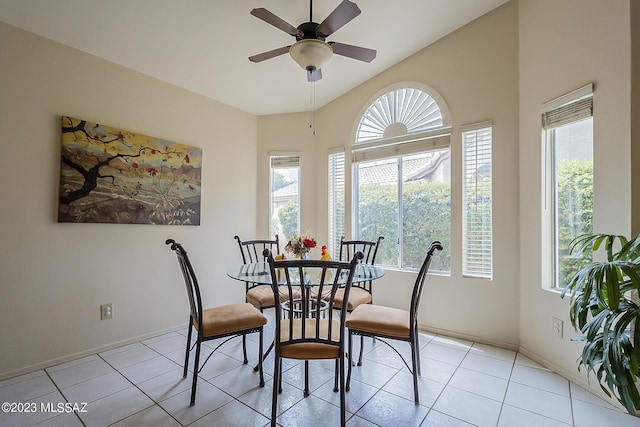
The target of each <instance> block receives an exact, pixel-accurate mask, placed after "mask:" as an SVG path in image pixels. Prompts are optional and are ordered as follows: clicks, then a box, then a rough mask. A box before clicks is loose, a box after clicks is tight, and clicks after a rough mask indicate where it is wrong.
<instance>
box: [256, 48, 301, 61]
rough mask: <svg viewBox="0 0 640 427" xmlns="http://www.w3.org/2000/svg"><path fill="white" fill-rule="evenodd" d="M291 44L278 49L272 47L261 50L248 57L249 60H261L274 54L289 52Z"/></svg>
mask: <svg viewBox="0 0 640 427" xmlns="http://www.w3.org/2000/svg"><path fill="white" fill-rule="evenodd" d="M290 47H291V46H284V47H279V48H278V49H273V50H270V51H268V52H262V53H259V54H257V55H253V56H250V57H249V61H251V62H262V61H266V60H267V59H271V58H275V57H276V56H279V55H283V54H285V53H289V48H290Z"/></svg>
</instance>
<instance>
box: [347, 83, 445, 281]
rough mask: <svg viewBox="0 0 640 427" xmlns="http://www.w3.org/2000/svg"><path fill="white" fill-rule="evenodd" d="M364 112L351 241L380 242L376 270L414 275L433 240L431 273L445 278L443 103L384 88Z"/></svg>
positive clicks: (412, 87)
mask: <svg viewBox="0 0 640 427" xmlns="http://www.w3.org/2000/svg"><path fill="white" fill-rule="evenodd" d="M372 99H373V100H372V101H371V102H370V103H369V104H368V105H367V106H366V107H365V108H364V109H363V112H362V114H361V116H360V119H359V122H358V125H357V127H356V129H355V135H354V143H353V145H352V146H351V149H352V161H353V164H354V168H353V172H354V176H353V194H354V196H355V197H354V204H353V218H354V226H355V237H356V238H358V239H361V240H375V239H376V238H377V236H380V235H382V236H384V237H385V240H384V244H383V245H382V246H381V247H380V250H379V252H378V256H377V258H376V260H377V262H378V263H380V264H382V265H387V266H393V267H398V268H406V269H414V268H419V267H420V265H421V263H422V260H423V259H424V250H425V248H426V247H427V246H428V245H429V243H430V242H431V241H433V240H440V241H441V242H442V243H443V246H444V248H445V250H444V251H442V252H441V253H440V254H439V256H438V257H437V258H434V259H433V261H432V264H431V268H432V269H434V270H439V271H441V272H449V271H450V267H451V263H450V258H451V257H450V246H451V245H450V241H451V238H450V236H451V189H450V182H451V179H450V170H451V162H450V139H451V131H450V129H451V128H450V123H451V120H450V117H449V114H448V109H447V107H446V104H445V102H444V100H443V99H442V97H441V96H440V95H439V94H438V93H437V92H436V91H435V90H433V89H431V88H429V87H427V86H425V85H419V84H415V83H409V84H407V83H404V84H399V85H396V86H394V87H391V88H387V89H386V90H385V91H383V92H382V94H381V95H378V96H374V97H373V98H372Z"/></svg>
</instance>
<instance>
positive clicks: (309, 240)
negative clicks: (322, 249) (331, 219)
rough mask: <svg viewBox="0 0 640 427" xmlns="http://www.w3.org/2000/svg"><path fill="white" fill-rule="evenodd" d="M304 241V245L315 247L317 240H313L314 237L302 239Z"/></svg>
mask: <svg viewBox="0 0 640 427" xmlns="http://www.w3.org/2000/svg"><path fill="white" fill-rule="evenodd" d="M302 243H303V244H304V246H305V247H306V248H315V247H316V241H315V240H312V239H304V240H303V241H302Z"/></svg>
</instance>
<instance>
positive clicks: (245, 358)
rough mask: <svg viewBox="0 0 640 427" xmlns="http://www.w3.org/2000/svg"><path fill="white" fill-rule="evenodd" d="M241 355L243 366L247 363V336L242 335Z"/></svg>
mask: <svg viewBox="0 0 640 427" xmlns="http://www.w3.org/2000/svg"><path fill="white" fill-rule="evenodd" d="M242 354H243V355H244V361H243V362H242V363H244V364H245V365H246V364H247V363H249V359H247V334H242Z"/></svg>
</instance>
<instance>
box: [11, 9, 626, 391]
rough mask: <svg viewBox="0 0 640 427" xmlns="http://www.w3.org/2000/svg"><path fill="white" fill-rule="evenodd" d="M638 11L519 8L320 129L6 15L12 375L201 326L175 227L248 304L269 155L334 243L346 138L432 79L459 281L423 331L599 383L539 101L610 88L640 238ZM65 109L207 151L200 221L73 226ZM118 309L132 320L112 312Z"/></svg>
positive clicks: (325, 114)
mask: <svg viewBox="0 0 640 427" xmlns="http://www.w3.org/2000/svg"><path fill="white" fill-rule="evenodd" d="M629 4H630V1H629V0H611V1H607V2H602V1H599V0H563V1H557V0H514V1H512V2H509V3H507V4H506V5H504V6H502V7H500V8H499V9H497V10H495V11H492V12H490V13H488V14H487V15H485V16H483V17H481V18H479V19H478V20H476V21H474V22H472V23H471V24H469V25H467V26H465V27H463V28H461V29H460V30H457V31H456V32H454V33H452V34H450V35H449V36H447V37H445V38H443V39H441V40H440V41H438V42H437V43H435V44H433V45H432V46H429V47H428V48H426V49H424V50H422V51H420V52H418V53H417V54H416V55H414V56H412V57H410V58H409V59H407V60H406V61H403V62H402V63H400V64H398V65H396V66H394V67H392V68H391V69H389V70H387V71H385V72H383V73H381V74H380V75H378V76H376V77H374V78H372V79H371V80H369V81H367V82H365V83H364V84H362V85H361V86H359V87H357V88H355V89H354V90H352V91H350V92H349V93H347V94H346V95H344V96H342V97H340V98H339V99H337V100H335V101H334V102H332V103H331V104H329V105H327V106H325V107H324V108H322V109H320V110H319V111H318V112H317V125H316V126H317V134H316V135H315V136H313V135H312V134H311V131H310V129H309V115H308V113H307V112H303V113H298V114H286V115H277V116H264V117H259V118H256V117H254V116H252V115H249V114H246V113H243V112H241V111H238V110H235V109H233V108H230V107H228V106H225V105H222V104H220V103H216V102H214V101H211V100H209V99H206V98H203V97H200V96H197V95H194V94H192V93H189V92H186V91H184V90H181V89H178V88H176V87H173V86H170V85H166V84H164V83H161V82H158V81H156V80H153V79H150V78H148V77H144V76H142V75H140V74H138V73H135V72H132V71H130V70H126V69H123V68H121V67H118V66H116V65H113V64H110V63H108V62H105V61H102V60H99V59H96V58H94V57H91V56H89V55H86V54H83V53H80V52H78V51H75V50H72V49H69V48H66V47H63V46H61V45H58V44H56V43H53V42H50V41H46V40H44V39H42V38H39V37H36V36H33V35H31V34H28V33H25V32H22V31H19V30H16V29H15V28H12V27H9V26H6V25H4V24H0V89H1V90H0V93H2V97H0V107H1V110H0V111H1V113H2V114H0V129H2V131H3V136H2V140H1V141H0V146H1V147H2V149H3V150H2V152H3V153H4V159H5V162H3V166H2V168H0V177H1V178H2V182H3V193H2V194H3V195H4V197H3V204H2V206H3V208H2V216H1V217H0V218H1V219H0V233H1V234H0V235H1V236H2V245H1V246H0V248H1V249H0V250H1V251H2V252H1V253H0V325H2V326H0V378H2V377H6V376H11V375H13V374H16V373H18V372H19V371H28V370H30V369H32V368H34V367H38V366H45V365H47V364H50V363H54V362H56V361H60V360H65V359H67V358H69V357H72V356H73V355H74V354H84V353H88V352H91V351H94V350H96V349H100V348H106V347H109V346H113V345H115V344H117V343H119V342H126V341H128V340H131V339H134V338H136V337H140V336H147V335H152V334H154V333H158V332H159V331H162V330H166V329H168V328H172V327H175V326H176V325H179V324H182V323H184V320H185V319H184V316H185V314H186V301H185V297H184V291H183V287H182V283H180V282H179V276H178V272H177V269H176V267H175V265H174V263H175V260H174V258H173V257H172V254H170V253H169V251H168V250H167V249H165V247H164V245H163V243H162V242H163V241H164V239H165V238H167V237H175V238H177V239H178V240H181V241H183V242H184V243H185V245H188V246H187V249H190V251H191V253H192V257H193V260H194V263H195V264H196V267H197V268H198V272H199V275H200V279H201V281H202V282H203V283H215V285H213V286H212V287H211V289H215V290H216V291H218V292H217V293H216V296H217V297H218V298H217V299H214V298H213V297H211V296H209V297H208V298H207V300H208V301H207V302H209V303H212V304H221V303H226V302H231V301H238V300H240V299H241V298H242V289H241V287H239V286H238V285H237V284H236V283H233V282H232V281H231V280H230V279H227V278H226V277H225V276H224V273H223V272H224V270H225V268H226V266H228V265H232V264H233V263H236V262H238V255H237V253H236V251H237V249H236V248H235V247H234V246H233V241H232V237H233V234H235V233H239V234H240V235H241V236H245V235H246V236H251V235H256V236H267V235H268V232H269V230H268V213H269V200H268V188H269V187H268V170H269V153H270V152H273V151H275V152H291V151H296V152H299V153H300V156H301V161H302V176H301V187H302V188H301V198H302V209H303V210H302V225H301V228H302V230H303V232H308V233H310V234H313V235H314V236H316V237H318V239H319V240H323V239H326V235H327V221H326V210H327V201H326V196H325V195H326V186H327V184H326V181H327V165H326V163H327V161H326V156H327V152H328V150H329V149H333V148H336V147H344V148H345V149H346V150H347V153H349V151H348V149H349V146H350V144H351V141H352V140H353V134H354V127H355V125H356V123H357V121H358V117H359V114H360V113H361V112H362V109H363V108H365V107H366V106H367V105H368V103H369V102H370V101H371V100H372V97H373V96H374V95H376V94H378V93H379V92H380V91H382V90H384V89H385V88H387V87H389V86H390V85H394V84H397V83H399V82H419V83H423V84H426V85H428V86H430V87H432V88H434V89H435V90H437V91H438V92H439V94H440V95H441V96H442V97H443V99H444V100H445V101H446V103H447V106H448V108H449V111H450V113H451V116H452V124H453V132H452V218H453V224H452V241H453V243H452V244H453V246H452V248H451V253H452V259H453V261H452V262H453V265H452V274H451V276H450V277H442V276H431V277H430V279H429V281H430V282H429V285H428V287H427V288H426V290H425V294H424V299H423V304H422V308H421V313H420V323H421V326H422V327H424V328H429V329H432V330H435V331H448V332H449V333H451V334H453V335H457V336H461V337H468V338H471V339H474V340H478V341H484V342H488V343H493V344H498V345H503V346H506V347H510V348H519V349H521V350H522V351H523V352H525V354H527V355H529V356H531V357H533V358H534V359H536V360H538V361H540V362H542V363H543V364H545V365H546V366H548V367H550V368H553V369H554V370H556V371H558V372H560V373H562V374H563V375H565V376H568V377H570V378H571V379H573V380H575V381H577V382H579V383H580V384H581V385H584V386H586V381H585V379H584V375H583V374H579V373H577V371H576V365H575V360H576V358H577V355H578V351H579V344H577V343H572V342H571V341H570V337H571V336H572V335H573V332H572V331H571V330H570V328H569V325H568V318H567V310H568V302H567V301H565V300H561V299H560V297H559V295H558V294H557V293H554V292H551V291H548V290H544V289H543V287H544V286H546V285H547V283H545V280H544V278H543V274H542V272H541V269H542V264H543V262H542V261H543V247H542V244H541V241H542V240H541V235H542V225H541V219H540V218H541V209H542V204H541V197H542V196H541V191H540V189H541V181H542V166H541V145H540V144H541V141H540V105H541V104H542V103H544V102H546V101H548V100H550V99H553V98H555V97H557V96H559V95H562V94H564V93H567V92H569V91H571V90H573V89H575V88H578V87H580V86H582V85H584V84H586V83H590V82H593V83H594V85H595V92H594V104H595V119H594V135H595V145H596V148H595V150H596V151H595V152H596V164H595V168H596V188H595V219H594V222H595V226H596V229H597V231H606V232H616V233H623V234H629V233H630V231H631V229H632V222H631V212H632V205H631V192H632V187H631V183H632V177H631V164H632V163H631V162H632V160H630V159H632V157H631V155H634V156H635V157H637V147H636V151H635V152H632V151H631V138H632V137H631V135H632V132H631V117H632V114H635V115H637V111H635V110H634V112H633V113H632V112H631V98H630V93H631V74H630V67H631V63H630V55H629V52H630V51H631V41H630V40H631V37H630V30H629V28H630V25H629V22H630V11H629ZM635 13H636V14H637V10H636V12H635ZM634 28H635V27H634ZM635 31H637V28H636V29H635ZM636 36H637V35H636ZM635 60H636V62H637V58H636V59H635ZM635 74H636V75H637V70H635ZM636 80H637V79H636ZM635 83H637V81H636V82H635ZM317 90H322V89H321V84H318V87H317ZM634 105H635V104H634ZM62 114H69V115H73V116H76V117H82V118H86V119H88V120H93V121H100V122H102V123H105V124H108V125H112V126H119V127H123V128H125V129H128V130H132V131H137V132H141V133H144V134H148V135H153V136H160V137H164V138H167V139H169V140H174V141H179V142H183V143H186V144H190V145H195V146H199V147H202V148H203V151H204V173H203V195H202V202H203V205H202V214H203V215H202V225H201V226H200V227H167V226H142V225H140V226H139V225H129V226H116V225H100V224H95V225H87V224H84V225H83V224H57V223H56V221H55V218H56V208H57V201H56V200H57V185H58V169H59V156H60V148H59V144H60V143H59V116H60V115H62ZM483 120H493V123H494V171H493V173H494V178H495V179H494V241H495V251H494V257H495V258H494V259H495V264H494V268H495V277H494V280H492V281H491V282H488V281H482V280H471V279H465V278H463V277H462V275H461V264H460V258H461V247H460V243H459V242H460V241H461V205H460V199H461V195H460V175H461V170H460V163H461V150H460V126H461V125H464V124H469V123H474V122H478V121H483ZM636 131H637V129H636ZM636 133H637V132H636ZM635 137H637V135H635ZM636 139H637V138H636ZM223 147H224V150H223V149H222V148H223ZM634 153H635V154H634ZM222 154H224V155H225V156H228V157H233V158H234V159H244V161H243V164H242V167H237V166H236V164H235V163H234V162H224V161H219V160H220V156H221V155H222ZM634 182H635V183H636V184H637V176H636V179H635V181H634ZM349 184H350V182H349V181H348V182H347V188H349ZM634 189H635V190H636V191H635V193H637V188H635V186H634ZM347 199H348V201H349V200H350V193H348V195H347ZM349 203H350V202H349ZM349 210H350V209H348V211H349ZM350 219H351V218H348V220H350ZM349 228H350V227H349ZM636 230H637V224H636ZM349 231H350V229H349ZM414 277H415V276H414V275H413V274H410V273H405V272H400V271H388V272H387V274H386V276H385V278H383V279H381V280H379V281H378V283H376V289H375V298H376V302H380V303H383V304H389V305H394V306H406V304H407V301H408V299H409V290H410V287H411V286H412V284H413V280H414ZM105 302H112V303H113V304H114V313H115V317H114V319H112V320H109V321H100V320H99V313H98V306H99V305H100V304H102V303H105ZM552 317H558V318H560V319H562V320H564V322H565V330H564V333H565V335H564V338H562V339H559V338H555V337H553V336H552V334H551V318H552ZM594 392H597V390H594Z"/></svg>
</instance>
